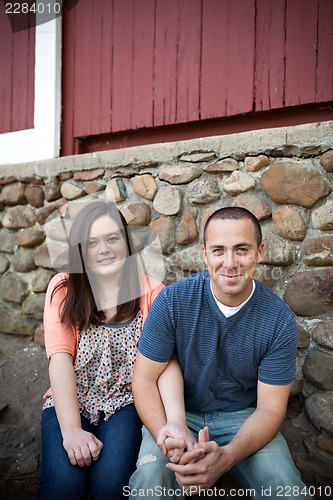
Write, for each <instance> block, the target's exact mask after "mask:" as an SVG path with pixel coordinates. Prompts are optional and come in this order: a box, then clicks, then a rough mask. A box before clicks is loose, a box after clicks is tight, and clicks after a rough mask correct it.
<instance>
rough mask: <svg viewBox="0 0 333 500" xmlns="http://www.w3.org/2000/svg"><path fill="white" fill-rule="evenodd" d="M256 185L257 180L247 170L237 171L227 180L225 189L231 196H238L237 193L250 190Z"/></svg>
mask: <svg viewBox="0 0 333 500" xmlns="http://www.w3.org/2000/svg"><path fill="white" fill-rule="evenodd" d="M255 185H256V182H255V180H254V179H253V177H251V175H249V174H246V173H245V172H239V171H235V172H233V173H232V174H231V175H230V177H229V179H227V180H226V181H225V183H224V185H223V189H224V191H226V193H228V194H230V196H236V195H237V194H240V193H245V192H246V191H250V189H253V188H254V187H255Z"/></svg>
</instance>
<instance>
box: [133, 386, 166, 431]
mask: <svg viewBox="0 0 333 500" xmlns="http://www.w3.org/2000/svg"><path fill="white" fill-rule="evenodd" d="M132 389H133V395H134V403H135V407H136V409H137V412H138V414H139V417H140V418H141V420H142V423H143V424H144V425H145V426H146V427H147V429H148V430H149V432H150V433H151V435H152V436H153V438H154V439H155V440H156V439H157V435H158V432H159V430H160V429H161V428H162V427H163V426H164V425H165V424H166V416H165V411H164V406H163V403H162V400H161V396H160V393H159V391H158V388H157V384H156V383H154V382H152V381H150V380H145V379H142V378H140V380H138V379H136V378H135V377H134V378H133V383H132Z"/></svg>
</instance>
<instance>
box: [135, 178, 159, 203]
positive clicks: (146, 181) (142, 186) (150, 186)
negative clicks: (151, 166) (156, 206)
mask: <svg viewBox="0 0 333 500" xmlns="http://www.w3.org/2000/svg"><path fill="white" fill-rule="evenodd" d="M133 188H134V191H135V192H136V194H138V195H140V196H143V197H144V198H146V199H147V200H153V199H154V198H155V195H156V193H157V185H156V181H155V179H154V177H153V176H152V175H150V174H143V175H138V176H136V177H134V179H133Z"/></svg>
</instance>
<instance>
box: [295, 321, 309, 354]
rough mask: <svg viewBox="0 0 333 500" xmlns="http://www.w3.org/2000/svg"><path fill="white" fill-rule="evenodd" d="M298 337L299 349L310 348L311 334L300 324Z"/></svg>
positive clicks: (298, 325)
mask: <svg viewBox="0 0 333 500" xmlns="http://www.w3.org/2000/svg"><path fill="white" fill-rule="evenodd" d="M297 335H298V342H297V348H298V349H308V347H309V346H310V334H309V333H308V332H307V331H306V330H305V328H304V327H303V326H302V325H300V324H297Z"/></svg>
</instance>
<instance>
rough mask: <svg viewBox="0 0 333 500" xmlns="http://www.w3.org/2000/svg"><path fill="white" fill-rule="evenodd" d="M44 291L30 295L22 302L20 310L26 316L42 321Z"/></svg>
mask: <svg viewBox="0 0 333 500" xmlns="http://www.w3.org/2000/svg"><path fill="white" fill-rule="evenodd" d="M44 304H45V293H39V294H35V295H30V296H29V297H27V298H26V299H25V300H24V301H23V303H22V311H23V314H24V315H25V316H27V317H28V318H34V319H35V320H36V321H43V312H44Z"/></svg>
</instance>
